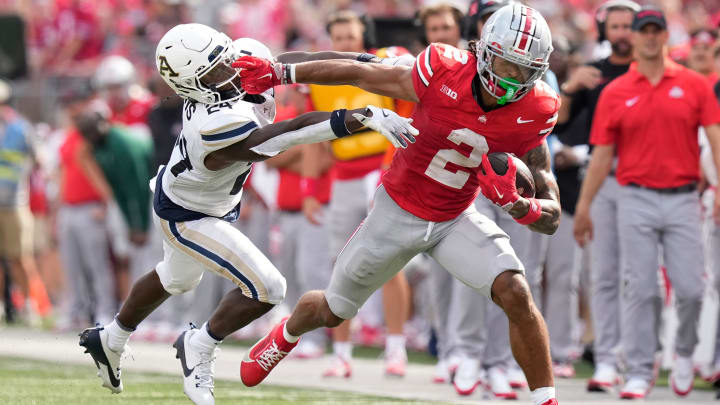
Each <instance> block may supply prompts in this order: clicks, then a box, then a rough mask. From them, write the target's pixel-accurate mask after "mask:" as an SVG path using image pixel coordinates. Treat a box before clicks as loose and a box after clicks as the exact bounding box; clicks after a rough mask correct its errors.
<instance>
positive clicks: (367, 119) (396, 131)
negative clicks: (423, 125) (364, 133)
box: [353, 105, 420, 148]
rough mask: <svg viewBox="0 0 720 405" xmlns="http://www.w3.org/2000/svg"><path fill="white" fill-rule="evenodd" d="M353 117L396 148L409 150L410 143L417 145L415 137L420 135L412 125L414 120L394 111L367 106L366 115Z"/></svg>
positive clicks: (356, 114) (354, 114)
mask: <svg viewBox="0 0 720 405" xmlns="http://www.w3.org/2000/svg"><path fill="white" fill-rule="evenodd" d="M368 115H370V116H368ZM353 117H355V119H356V120H358V121H360V123H362V124H363V125H365V126H366V127H368V128H370V129H373V130H375V131H377V132H379V133H380V134H382V135H383V136H384V137H385V138H387V139H388V141H390V143H391V144H392V145H393V146H394V147H396V148H407V146H408V143H415V135H418V134H419V133H420V131H418V130H417V129H416V128H415V127H413V126H412V125H410V124H412V122H413V120H412V118H405V117H401V116H399V115H397V114H396V113H395V112H394V111H390V110H388V109H385V108H378V107H375V106H374V105H369V106H367V108H366V109H365V115H363V114H359V113H353Z"/></svg>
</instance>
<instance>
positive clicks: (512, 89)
mask: <svg viewBox="0 0 720 405" xmlns="http://www.w3.org/2000/svg"><path fill="white" fill-rule="evenodd" d="M508 82H510V83H508ZM513 84H520V82H519V81H517V80H515V79H513V78H512V77H504V78H503V79H502V80H501V81H500V82H499V83H498V86H500V87H501V88H503V89H505V94H504V95H503V96H502V97H500V98H499V99H498V104H499V105H505V103H507V101H508V100H509V99H511V98H513V96H514V95H515V93H517V91H518V87H517V86H513Z"/></svg>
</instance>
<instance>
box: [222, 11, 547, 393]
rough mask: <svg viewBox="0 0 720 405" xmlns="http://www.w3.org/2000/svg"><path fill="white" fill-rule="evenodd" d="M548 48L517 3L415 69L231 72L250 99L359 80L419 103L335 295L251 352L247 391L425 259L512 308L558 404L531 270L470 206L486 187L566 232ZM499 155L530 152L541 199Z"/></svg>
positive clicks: (518, 213) (541, 389)
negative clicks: (470, 39)
mask: <svg viewBox="0 0 720 405" xmlns="http://www.w3.org/2000/svg"><path fill="white" fill-rule="evenodd" d="M551 43H552V40H551V35H550V30H549V28H548V26H547V23H546V22H545V20H544V19H543V17H542V16H541V15H540V13H538V12H537V11H535V10H533V9H531V8H529V7H526V6H523V5H520V4H514V5H509V6H505V7H503V8H501V9H500V10H498V11H497V12H496V13H495V14H493V16H492V17H490V19H489V20H488V21H487V23H486V25H485V27H484V29H483V33H482V36H481V39H480V41H479V43H477V44H474V46H472V47H471V48H472V49H471V51H462V50H459V49H456V48H453V47H451V46H448V45H441V44H432V45H430V46H429V47H428V48H427V49H425V51H423V52H422V53H421V54H420V55H419V56H418V57H417V59H416V62H415V64H414V66H413V67H412V68H408V67H403V66H387V65H383V64H371V63H358V62H356V61H348V60H325V61H315V62H309V63H301V64H297V65H294V64H286V65H283V64H279V63H273V62H272V61H267V60H261V59H258V58H248V57H243V58H240V59H239V60H238V61H237V62H236V63H235V64H234V65H233V66H235V67H239V68H241V71H240V75H241V77H242V80H243V87H244V88H245V89H247V90H248V91H249V92H261V91H264V90H266V89H267V88H269V87H271V86H274V85H278V84H285V83H291V82H302V83H318V84H350V85H355V86H358V87H361V88H363V89H365V90H368V91H372V92H376V93H378V94H382V95H386V96H389V97H394V98H401V99H406V100H410V101H414V102H417V103H418V104H417V108H416V110H415V112H414V113H413V116H412V118H413V119H414V125H415V126H416V127H417V128H418V129H420V136H418V138H417V142H416V143H415V144H414V145H413V146H412V147H411V148H408V149H405V150H400V151H399V152H398V153H397V154H396V155H395V159H394V160H393V162H392V165H391V167H390V169H389V170H388V172H387V173H386V174H385V176H384V177H383V181H382V183H383V185H382V187H380V188H379V189H378V191H377V193H376V196H375V202H374V207H373V209H372V211H371V212H370V214H369V215H368V217H367V218H366V220H365V221H364V223H363V224H362V225H361V226H360V228H358V230H357V231H356V232H355V234H354V235H353V237H352V238H351V239H350V241H349V242H348V243H347V245H346V246H345V248H344V249H343V251H342V253H341V254H340V256H339V258H338V260H337V262H336V265H335V268H334V270H333V275H332V279H331V281H330V285H329V287H328V288H327V289H326V290H325V291H324V292H323V291H312V292H309V293H307V294H305V295H304V296H303V297H302V298H301V299H300V302H299V303H298V305H297V307H296V308H295V310H294V312H293V314H292V315H291V316H290V318H289V319H288V320H287V321H286V322H282V323H280V324H278V325H277V326H276V327H275V328H273V330H272V331H271V332H270V333H269V334H268V335H267V336H266V337H265V338H264V339H262V340H261V341H259V342H258V343H257V344H256V345H255V346H254V347H253V348H252V349H251V350H250V351H249V352H248V355H247V356H246V358H245V359H244V360H243V363H242V365H241V377H242V380H243V382H244V383H245V384H246V385H248V386H253V385H256V384H258V383H260V382H261V381H262V380H263V379H264V378H265V377H266V376H267V375H268V373H269V372H270V370H272V368H273V367H274V366H275V365H276V364H277V363H278V362H279V361H280V360H281V359H282V358H284V357H285V355H286V354H287V353H288V352H289V351H290V350H291V349H292V348H293V347H294V345H295V344H296V342H297V340H298V338H299V336H300V335H302V334H303V333H305V332H308V331H310V330H313V329H316V328H318V327H322V326H327V327H334V326H336V325H338V324H339V323H340V322H342V320H343V319H348V318H350V317H352V316H354V315H355V313H356V312H357V310H358V308H359V307H360V306H361V305H362V304H363V303H364V302H365V300H366V299H367V298H368V297H369V296H370V294H371V293H372V292H374V291H375V290H376V289H377V288H378V287H380V286H381V285H382V284H383V283H384V282H385V281H387V280H388V279H389V278H390V277H392V276H393V275H394V274H395V273H396V272H397V271H399V270H400V269H401V268H402V267H403V266H404V265H405V264H406V263H407V261H408V260H410V259H411V258H412V257H413V256H415V255H416V254H418V253H421V252H426V253H428V254H429V255H431V256H432V257H433V258H434V259H435V260H436V261H438V263H440V264H441V265H442V266H443V267H444V268H446V269H447V270H448V271H449V272H451V273H452V274H453V275H454V276H455V277H457V278H459V279H460V280H461V281H463V282H464V283H466V284H468V285H470V286H471V287H473V288H475V289H477V290H478V291H480V292H481V293H483V294H485V295H486V296H488V297H490V298H492V299H493V301H494V302H495V303H497V304H498V305H499V306H500V307H501V308H503V310H504V311H505V313H506V314H507V316H508V318H509V321H510V341H511V345H512V349H513V353H514V355H515V358H516V359H517V361H518V363H519V364H520V366H521V367H522V368H523V371H524V372H525V374H526V376H527V380H528V383H529V385H530V388H531V389H532V390H533V391H532V399H533V401H534V403H535V404H536V405H549V404H556V403H557V401H556V400H555V390H554V388H553V386H554V382H553V376H552V367H551V362H550V351H549V344H548V336H547V328H546V326H545V323H544V321H543V318H542V315H541V314H540V312H539V311H538V310H537V308H536V307H535V304H534V303H533V300H532V296H531V294H530V291H529V288H528V285H527V282H526V281H525V278H524V276H523V271H524V270H523V265H522V263H521V262H520V260H518V259H517V256H516V255H515V252H514V251H513V249H512V247H511V246H510V243H509V238H508V237H507V235H506V234H505V233H504V232H503V231H502V230H501V229H500V228H499V227H498V226H497V225H496V224H495V223H494V222H492V221H490V220H489V219H488V218H487V217H485V216H483V215H480V214H479V213H478V212H477V210H476V209H475V208H474V205H473V204H472V203H473V200H474V199H475V197H476V195H477V194H478V191H479V189H480V190H481V191H482V193H483V195H485V197H487V198H488V199H490V200H491V201H493V202H494V203H495V204H497V205H499V206H502V207H504V208H505V209H506V210H507V211H508V213H509V214H510V215H511V216H512V217H513V218H515V219H516V221H518V222H520V223H521V224H524V225H527V226H528V227H529V228H530V229H532V230H534V231H537V232H542V233H547V234H552V233H553V232H555V230H556V229H557V226H558V223H559V220H560V204H559V201H558V189H557V184H556V183H555V180H554V177H553V175H552V173H551V171H550V155H549V151H548V147H547V144H546V142H545V136H546V135H547V134H549V133H550V132H551V131H552V128H553V125H554V123H555V120H556V119H557V111H558V109H559V106H560V100H559V97H558V96H557V94H555V92H553V91H552V90H551V89H550V87H549V86H548V85H546V84H545V83H544V82H542V81H540V80H539V78H540V77H541V76H542V75H543V73H544V72H545V71H546V69H547V67H548V58H549V56H550V53H551V52H552V45H551ZM489 152H509V153H514V154H515V155H517V156H520V157H521V159H522V160H523V161H524V162H525V163H526V164H527V165H528V166H529V167H530V170H531V171H532V172H533V176H534V180H535V184H536V198H523V197H521V196H520V195H519V194H518V192H517V189H516V187H515V173H516V170H515V167H514V165H512V164H511V165H510V167H509V169H508V171H507V173H506V174H505V175H502V176H501V175H497V174H496V173H495V172H494V171H493V169H492V168H491V167H490V164H489V161H488V160H487V153H489ZM481 168H482V170H481Z"/></svg>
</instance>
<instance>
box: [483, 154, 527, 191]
mask: <svg viewBox="0 0 720 405" xmlns="http://www.w3.org/2000/svg"><path fill="white" fill-rule="evenodd" d="M508 157H511V158H512V159H513V161H514V162H515V167H517V174H516V175H515V187H517V190H518V194H520V195H521V196H523V197H525V198H532V197H535V180H533V176H532V173H530V169H528V167H527V166H526V165H525V162H523V161H522V160H520V158H518V157H517V156H515V155H512V154H510V153H505V152H493V153H489V154H488V160H489V161H490V165H492V168H493V170H495V173H497V174H499V175H503V174H505V173H507V168H508V163H507V160H508Z"/></svg>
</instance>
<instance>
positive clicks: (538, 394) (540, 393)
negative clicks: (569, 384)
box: [530, 387, 555, 405]
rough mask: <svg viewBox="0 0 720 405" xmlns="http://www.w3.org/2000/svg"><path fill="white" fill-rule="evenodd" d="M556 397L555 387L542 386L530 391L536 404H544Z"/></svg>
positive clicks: (531, 397)
mask: <svg viewBox="0 0 720 405" xmlns="http://www.w3.org/2000/svg"><path fill="white" fill-rule="evenodd" d="M553 398H555V387H542V388H538V389H536V390H533V391H532V392H530V399H532V401H533V403H534V404H535V405H543V404H544V403H545V402H547V401H549V400H551V399H553Z"/></svg>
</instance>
